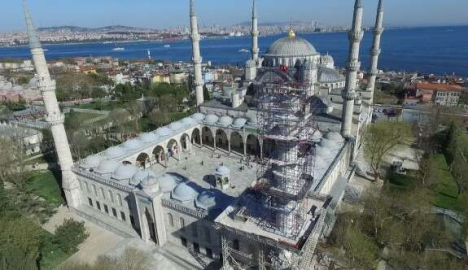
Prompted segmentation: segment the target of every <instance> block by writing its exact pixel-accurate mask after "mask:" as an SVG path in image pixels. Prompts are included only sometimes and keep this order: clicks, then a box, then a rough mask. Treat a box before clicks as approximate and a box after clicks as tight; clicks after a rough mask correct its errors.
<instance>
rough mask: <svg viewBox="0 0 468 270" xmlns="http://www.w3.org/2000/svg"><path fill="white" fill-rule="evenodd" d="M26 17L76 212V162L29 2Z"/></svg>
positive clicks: (68, 195)
mask: <svg viewBox="0 0 468 270" xmlns="http://www.w3.org/2000/svg"><path fill="white" fill-rule="evenodd" d="M23 7H24V15H25V18H26V27H27V31H28V38H29V47H30V49H31V54H32V58H33V61H34V66H35V68H36V73H37V76H38V78H39V82H38V87H39V90H40V91H41V93H42V98H43V100H44V104H45V107H46V111H47V116H46V121H47V123H48V124H49V125H50V128H51V131H52V136H53V137H54V143H55V149H56V151H57V156H58V159H59V163H60V169H61V170H62V187H63V191H64V193H65V197H66V199H67V203H68V206H69V207H72V208H76V207H78V205H80V204H81V195H80V191H79V188H78V186H79V185H78V179H77V177H76V175H75V173H74V172H72V166H73V158H72V155H71V152H70V145H69V144H68V139H67V133H66V132H65V127H64V125H63V123H64V119H65V117H64V115H63V114H62V113H61V112H60V108H59V105H58V102H57V98H56V96H55V81H54V80H52V79H51V78H50V74H49V69H48V67H47V62H46V59H45V56H44V50H43V49H42V46H41V43H40V41H39V35H38V34H37V31H36V28H35V26H34V24H33V21H32V19H31V15H30V14H29V10H28V7H27V5H26V1H25V0H23Z"/></svg>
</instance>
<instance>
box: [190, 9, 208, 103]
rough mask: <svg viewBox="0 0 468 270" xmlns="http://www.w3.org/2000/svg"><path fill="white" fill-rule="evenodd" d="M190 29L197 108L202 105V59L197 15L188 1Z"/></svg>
mask: <svg viewBox="0 0 468 270" xmlns="http://www.w3.org/2000/svg"><path fill="white" fill-rule="evenodd" d="M190 29H191V36H190V38H191V39H192V61H193V68H194V73H195V74H194V77H195V82H194V84H195V94H196V98H197V106H200V105H201V104H203V102H204V101H205V100H204V97H203V78H202V68H201V63H202V58H201V54H200V34H198V21H197V14H196V13H195V0H190Z"/></svg>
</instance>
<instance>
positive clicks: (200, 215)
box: [162, 199, 208, 218]
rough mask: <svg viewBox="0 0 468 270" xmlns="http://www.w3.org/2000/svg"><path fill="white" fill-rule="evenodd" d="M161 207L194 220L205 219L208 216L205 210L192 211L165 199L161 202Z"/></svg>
mask: <svg viewBox="0 0 468 270" xmlns="http://www.w3.org/2000/svg"><path fill="white" fill-rule="evenodd" d="M162 205H163V206H165V207H167V208H170V209H172V210H175V211H178V212H182V213H184V214H188V215H190V216H192V217H194V218H206V217H207V216H208V212H207V211H206V210H193V209H190V208H188V207H185V206H182V205H180V204H178V203H174V202H172V201H169V200H165V199H163V200H162Z"/></svg>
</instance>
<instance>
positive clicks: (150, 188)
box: [141, 176, 159, 193]
mask: <svg viewBox="0 0 468 270" xmlns="http://www.w3.org/2000/svg"><path fill="white" fill-rule="evenodd" d="M141 187H143V190H144V191H145V192H146V193H156V192H158V191H159V182H158V180H156V178H155V177H152V176H151V177H147V178H145V179H143V181H141Z"/></svg>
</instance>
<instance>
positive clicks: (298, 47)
mask: <svg viewBox="0 0 468 270" xmlns="http://www.w3.org/2000/svg"><path fill="white" fill-rule="evenodd" d="M316 54H317V51H316V50H315V48H314V46H313V45H312V44H310V42H308V41H307V40H305V39H303V38H300V37H297V36H296V34H295V33H294V31H293V30H289V33H288V36H287V37H284V38H281V39H279V40H277V41H275V42H274V43H273V44H272V45H271V46H270V48H269V49H268V51H267V52H266V54H265V56H267V57H304V56H312V55H316Z"/></svg>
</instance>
